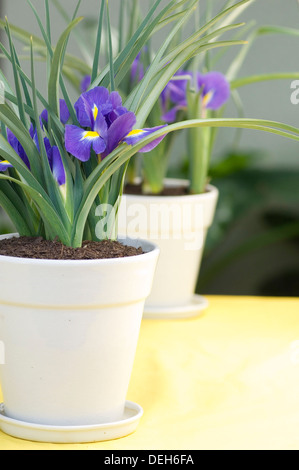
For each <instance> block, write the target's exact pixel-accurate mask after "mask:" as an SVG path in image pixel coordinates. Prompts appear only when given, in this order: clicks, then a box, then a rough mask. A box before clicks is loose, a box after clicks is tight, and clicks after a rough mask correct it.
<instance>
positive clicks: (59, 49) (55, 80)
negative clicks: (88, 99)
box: [48, 18, 82, 118]
mask: <svg viewBox="0 0 299 470" xmlns="http://www.w3.org/2000/svg"><path fill="white" fill-rule="evenodd" d="M81 20H82V18H77V19H76V20H74V21H72V22H71V23H70V25H69V26H68V27H67V28H66V30H65V31H64V32H63V33H62V35H61V36H60V38H59V40H58V43H57V46H56V48H55V52H54V56H53V61H52V67H51V74H50V78H49V86H48V94H49V105H50V108H51V109H52V110H53V112H54V113H55V115H56V116H57V117H58V118H59V115H60V113H59V78H60V73H61V69H62V65H63V63H62V56H63V53H64V48H65V44H66V42H67V40H68V37H69V35H70V33H71V31H72V29H73V28H74V27H75V26H76V25H77V24H78V23H80V21H81Z"/></svg>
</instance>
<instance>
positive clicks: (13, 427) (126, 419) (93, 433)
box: [0, 401, 143, 444]
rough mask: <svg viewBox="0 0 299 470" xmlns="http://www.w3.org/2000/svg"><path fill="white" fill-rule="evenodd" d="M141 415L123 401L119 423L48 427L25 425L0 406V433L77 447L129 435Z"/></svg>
mask: <svg viewBox="0 0 299 470" xmlns="http://www.w3.org/2000/svg"><path fill="white" fill-rule="evenodd" d="M142 415H143V410H142V408H141V406H139V405H138V404H137V403H133V402H130V401H127V402H126V406H125V411H124V414H123V417H122V418H121V419H120V420H119V421H115V422H111V423H106V424H93V425H86V426H49V425H42V424H34V423H27V422H24V421H18V420H16V419H12V418H8V417H7V416H5V415H4V404H3V403H1V404H0V430H1V431H3V432H4V433H6V434H9V435H10V436H13V437H17V438H20V439H26V440H29V441H37V442H49V443H60V444H79V443H88V442H100V441H108V440H112V439H118V438H121V437H125V436H128V435H129V434H131V433H133V432H134V431H135V430H136V428H137V426H138V424H139V421H140V418H141V417H142Z"/></svg>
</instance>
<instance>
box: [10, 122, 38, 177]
mask: <svg viewBox="0 0 299 470" xmlns="http://www.w3.org/2000/svg"><path fill="white" fill-rule="evenodd" d="M30 135H31V134H30ZM31 137H32V136H31ZM7 140H8V143H9V144H10V145H11V146H12V148H13V149H14V151H15V152H16V153H17V154H18V155H19V157H20V158H21V159H22V160H23V162H24V163H25V165H26V166H27V167H28V168H29V170H30V163H29V159H28V157H27V155H26V153H25V150H24V149H23V147H22V145H21V143H20V142H19V141H18V139H17V138H16V136H15V135H14V134H13V133H12V132H11V130H10V129H7Z"/></svg>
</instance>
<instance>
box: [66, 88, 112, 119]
mask: <svg viewBox="0 0 299 470" xmlns="http://www.w3.org/2000/svg"><path fill="white" fill-rule="evenodd" d="M86 103H88V106H87V105H86ZM96 108H97V110H98V111H97V113H101V114H103V115H104V116H105V115H106V114H109V113H110V112H111V111H112V109H113V106H112V104H111V103H110V101H109V91H108V90H107V88H104V87H96V88H93V89H92V90H90V91H87V92H86V93H83V94H82V95H81V96H80V98H79V99H78V101H77V102H76V103H75V110H76V113H77V118H78V121H79V123H80V125H81V126H82V127H91V128H92V127H93V124H94V121H95V120H96V117H97V116H95V114H93V120H92V119H91V115H90V112H93V113H95V109H96Z"/></svg>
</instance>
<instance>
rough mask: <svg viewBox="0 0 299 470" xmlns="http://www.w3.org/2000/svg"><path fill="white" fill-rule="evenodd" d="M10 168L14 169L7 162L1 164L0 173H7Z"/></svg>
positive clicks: (3, 161)
mask: <svg viewBox="0 0 299 470" xmlns="http://www.w3.org/2000/svg"><path fill="white" fill-rule="evenodd" d="M8 168H12V165H11V164H10V163H9V162H8V161H7V160H2V162H0V171H6V170H7V169H8Z"/></svg>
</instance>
